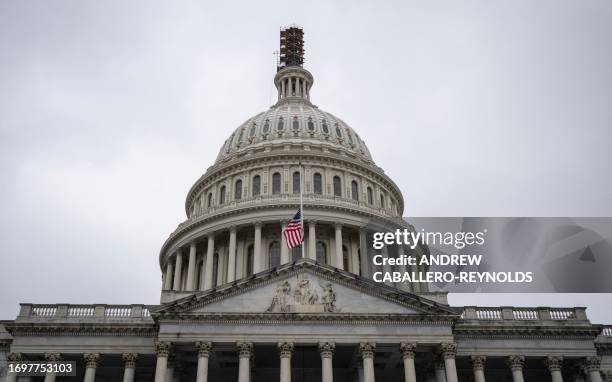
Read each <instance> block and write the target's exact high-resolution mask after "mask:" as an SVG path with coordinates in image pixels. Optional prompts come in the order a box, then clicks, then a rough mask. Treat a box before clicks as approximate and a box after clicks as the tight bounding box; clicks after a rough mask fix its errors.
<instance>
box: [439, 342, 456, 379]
mask: <svg viewBox="0 0 612 382" xmlns="http://www.w3.org/2000/svg"><path fill="white" fill-rule="evenodd" d="M440 349H441V350H442V356H443V357H444V368H445V369H446V382H458V379H457V366H456V365H455V355H456V354H457V344H455V343H448V344H442V345H441V346H440Z"/></svg>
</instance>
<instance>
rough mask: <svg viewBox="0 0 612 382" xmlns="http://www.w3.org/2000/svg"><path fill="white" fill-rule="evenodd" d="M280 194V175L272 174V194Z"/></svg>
mask: <svg viewBox="0 0 612 382" xmlns="http://www.w3.org/2000/svg"><path fill="white" fill-rule="evenodd" d="M280 192H281V175H280V173H278V172H275V173H274V174H272V193H273V194H280Z"/></svg>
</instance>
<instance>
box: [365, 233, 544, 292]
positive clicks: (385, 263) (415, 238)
mask: <svg viewBox="0 0 612 382" xmlns="http://www.w3.org/2000/svg"><path fill="white" fill-rule="evenodd" d="M486 233H487V230H486V229H485V230H483V231H479V232H425V231H424V230H421V231H409V230H408V229H404V230H400V229H397V230H396V231H395V232H375V233H374V235H373V237H372V238H373V241H372V247H373V248H374V249H375V250H376V251H375V254H374V256H373V257H372V262H373V263H374V269H377V270H378V271H376V272H374V275H373V276H374V281H376V282H381V283H387V282H393V283H398V282H424V283H531V282H532V281H533V272H521V271H512V272H505V271H499V272H495V271H487V272H480V271H469V270H465V269H467V268H468V267H472V268H473V267H475V268H476V269H478V267H479V266H480V265H481V264H482V259H483V255H476V254H445V253H444V254H436V255H419V256H417V255H407V254H404V253H403V251H398V256H397V257H389V256H387V251H380V250H381V249H383V248H384V247H385V246H386V245H398V246H406V247H408V248H410V249H412V250H414V249H415V248H416V247H417V246H418V245H435V246H438V247H444V246H450V247H454V248H455V249H463V248H465V247H474V248H477V247H480V246H482V245H483V244H484V243H485V237H486ZM432 266H450V267H454V268H455V269H456V270H455V271H434V270H430V268H431V267H432ZM381 268H382V269H381Z"/></svg>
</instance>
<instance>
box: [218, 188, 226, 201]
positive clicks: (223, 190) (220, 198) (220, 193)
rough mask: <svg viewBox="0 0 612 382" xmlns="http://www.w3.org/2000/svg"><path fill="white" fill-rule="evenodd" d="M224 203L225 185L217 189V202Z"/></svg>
mask: <svg viewBox="0 0 612 382" xmlns="http://www.w3.org/2000/svg"><path fill="white" fill-rule="evenodd" d="M223 203H225V186H221V189H220V190H219V204H223Z"/></svg>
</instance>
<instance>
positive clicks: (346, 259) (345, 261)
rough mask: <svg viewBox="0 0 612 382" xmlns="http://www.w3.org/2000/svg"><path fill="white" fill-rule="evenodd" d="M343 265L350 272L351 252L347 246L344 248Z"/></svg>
mask: <svg viewBox="0 0 612 382" xmlns="http://www.w3.org/2000/svg"><path fill="white" fill-rule="evenodd" d="M342 265H343V266H344V270H345V271H348V270H349V252H348V248H346V245H343V246H342Z"/></svg>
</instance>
